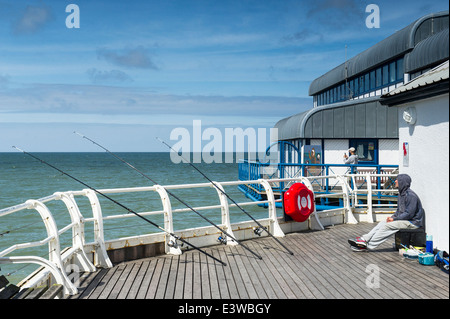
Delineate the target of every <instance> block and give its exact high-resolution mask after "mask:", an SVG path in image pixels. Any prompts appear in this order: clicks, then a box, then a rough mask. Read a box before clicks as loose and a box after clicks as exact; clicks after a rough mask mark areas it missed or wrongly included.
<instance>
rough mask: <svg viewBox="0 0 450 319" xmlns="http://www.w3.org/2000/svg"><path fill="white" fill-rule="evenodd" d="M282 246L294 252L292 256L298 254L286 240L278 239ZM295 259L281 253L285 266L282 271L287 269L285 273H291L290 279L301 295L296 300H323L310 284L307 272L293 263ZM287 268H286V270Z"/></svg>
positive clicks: (299, 265)
mask: <svg viewBox="0 0 450 319" xmlns="http://www.w3.org/2000/svg"><path fill="white" fill-rule="evenodd" d="M279 240H282V241H283V243H284V245H286V246H288V247H289V249H290V250H291V251H293V252H294V256H295V255H297V254H299V251H297V250H296V248H297V247H295V246H294V245H291V243H290V241H289V240H288V239H286V238H280V239H279ZM295 260H296V259H295V258H293V256H292V255H288V254H286V253H281V260H280V262H281V263H282V264H285V267H284V269H288V270H287V271H288V272H289V271H290V272H291V278H292V279H293V283H295V284H296V285H297V287H298V288H299V289H300V291H301V293H300V294H299V295H298V296H297V298H308V299H310V298H323V295H322V293H321V292H320V291H319V290H318V289H317V288H316V286H315V285H314V284H313V283H312V282H311V280H310V279H309V278H308V277H309V270H308V269H306V268H305V267H304V266H303V265H301V264H300V263H297V262H295ZM286 267H287V268H286Z"/></svg>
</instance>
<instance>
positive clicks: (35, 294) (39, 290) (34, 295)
mask: <svg viewBox="0 0 450 319" xmlns="http://www.w3.org/2000/svg"><path fill="white" fill-rule="evenodd" d="M47 289H48V286H40V287H36V288H34V289H33V290H32V291H31V292H30V293H29V294H28V295H27V297H26V298H25V299H39V298H40V297H41V296H42V295H43V294H44V292H46V291H47Z"/></svg>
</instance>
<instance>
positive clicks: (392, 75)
mask: <svg viewBox="0 0 450 319" xmlns="http://www.w3.org/2000/svg"><path fill="white" fill-rule="evenodd" d="M396 74H397V72H395V61H394V62H391V63H390V64H389V83H393V82H395V78H396Z"/></svg>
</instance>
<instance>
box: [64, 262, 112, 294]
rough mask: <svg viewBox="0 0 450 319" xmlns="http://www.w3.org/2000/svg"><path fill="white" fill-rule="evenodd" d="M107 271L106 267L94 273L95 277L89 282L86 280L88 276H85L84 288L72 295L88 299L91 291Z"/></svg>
mask: <svg viewBox="0 0 450 319" xmlns="http://www.w3.org/2000/svg"><path fill="white" fill-rule="evenodd" d="M107 273H108V269H106V268H103V269H101V270H100V271H99V272H97V273H96V274H95V277H94V278H93V280H92V281H91V282H88V278H86V284H87V286H86V288H84V289H83V290H82V292H81V293H80V294H78V295H76V296H72V297H73V298H78V299H88V298H91V295H92V293H93V292H94V290H95V289H96V288H97V286H98V285H99V283H100V282H101V280H102V279H103V277H104V276H105V275H106V274H107Z"/></svg>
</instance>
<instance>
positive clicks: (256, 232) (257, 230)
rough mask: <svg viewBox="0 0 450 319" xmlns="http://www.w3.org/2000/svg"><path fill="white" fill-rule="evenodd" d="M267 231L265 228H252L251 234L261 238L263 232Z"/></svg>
mask: <svg viewBox="0 0 450 319" xmlns="http://www.w3.org/2000/svg"><path fill="white" fill-rule="evenodd" d="M265 230H267V227H264V228H263V227H253V232H254V233H255V235H258V236H261V234H262V233H263V231H265Z"/></svg>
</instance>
